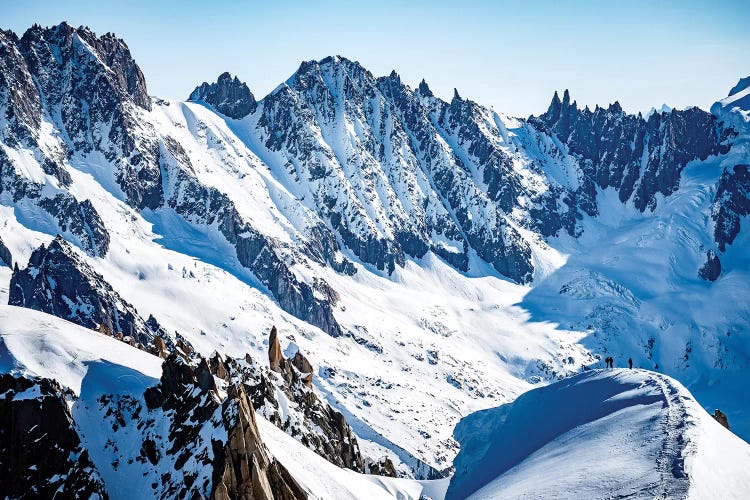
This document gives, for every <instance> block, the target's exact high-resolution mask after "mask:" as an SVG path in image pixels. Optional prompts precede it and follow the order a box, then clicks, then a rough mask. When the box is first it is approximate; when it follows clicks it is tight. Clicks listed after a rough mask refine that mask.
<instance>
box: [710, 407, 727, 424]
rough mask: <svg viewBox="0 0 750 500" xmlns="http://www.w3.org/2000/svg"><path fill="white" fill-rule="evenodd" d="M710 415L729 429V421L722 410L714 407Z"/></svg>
mask: <svg viewBox="0 0 750 500" xmlns="http://www.w3.org/2000/svg"><path fill="white" fill-rule="evenodd" d="M712 417H714V418H715V419H716V421H717V422H719V423H720V424H721V425H723V426H724V427H726V428H727V429H729V421H728V420H727V416H726V415H725V414H724V412H723V411H721V410H719V409H718V408H717V409H715V410H714V414H713V415H712Z"/></svg>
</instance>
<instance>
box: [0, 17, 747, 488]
mask: <svg viewBox="0 0 750 500" xmlns="http://www.w3.org/2000/svg"><path fill="white" fill-rule="evenodd" d="M743 82H744V83H743ZM746 91H747V80H746V79H745V80H742V81H741V82H740V83H739V84H738V85H737V86H736V87H735V88H734V89H733V90H732V92H731V95H730V96H729V97H727V98H726V99H724V100H721V101H719V102H717V104H716V105H714V107H713V108H712V111H711V113H708V112H705V111H701V110H699V109H697V108H690V109H686V110H681V111H678V110H671V111H669V112H667V111H663V112H659V113H654V114H652V115H650V116H648V117H647V118H644V117H642V116H640V115H629V114H627V113H625V112H623V110H622V109H621V108H620V106H619V104H617V103H615V104H613V105H610V106H609V107H608V108H598V107H597V108H596V109H595V110H594V111H591V110H589V109H587V108H586V109H578V107H577V105H576V103H575V102H572V101H571V98H570V95H569V93H568V92H567V91H566V92H565V93H564V95H563V98H562V99H560V98H559V96H558V95H557V94H555V96H554V97H553V99H552V102H551V105H550V108H549V110H548V111H547V112H546V113H544V114H543V115H541V116H539V117H529V118H528V119H521V118H514V117H508V116H504V115H502V114H499V113H496V112H494V111H493V110H491V109H488V108H486V107H484V106H482V105H480V104H478V103H475V102H473V101H471V100H469V99H466V98H463V97H461V96H460V95H459V93H458V92H457V91H456V92H455V94H454V96H453V99H452V100H451V101H450V102H447V101H443V100H441V99H440V98H438V97H436V96H435V95H433V93H432V92H431V91H430V89H429V86H428V85H427V83H426V82H424V81H423V82H421V83H420V84H419V85H418V86H417V88H414V89H413V88H411V87H409V86H408V85H407V84H405V83H404V82H402V81H401V79H400V77H399V76H398V75H397V74H396V73H395V72H393V73H391V75H389V76H387V77H375V76H373V75H372V74H371V73H370V72H369V71H367V70H366V69H365V68H363V67H362V66H361V65H360V64H358V63H356V62H353V61H350V60H348V59H345V58H342V57H338V56H336V57H329V58H326V59H323V60H321V61H309V62H304V63H302V65H301V66H300V67H299V69H298V70H297V71H296V72H295V73H294V74H293V75H292V76H291V77H290V78H289V79H288V80H287V81H286V82H284V83H282V84H281V85H279V87H277V88H276V89H275V90H274V91H273V92H271V93H270V94H269V95H268V96H265V97H264V98H262V99H256V97H255V96H254V95H253V94H252V92H251V90H250V88H249V87H248V86H247V85H246V84H245V83H243V82H240V81H239V80H238V79H237V78H233V77H231V76H230V75H229V74H222V75H221V76H219V78H218V80H217V81H216V82H214V83H203V84H201V85H199V86H198V87H197V88H196V89H195V91H194V92H193V93H192V94H191V95H190V97H189V99H188V100H187V101H185V102H175V101H172V102H170V101H164V100H161V99H158V98H156V97H151V96H149V95H148V93H147V87H146V79H145V78H144V76H143V74H142V73H141V71H140V69H139V68H138V66H137V64H136V62H135V61H134V60H133V58H132V56H131V55H130V52H129V50H128V48H127V45H126V44H125V42H124V41H122V40H120V39H118V38H117V37H116V36H115V35H112V34H106V35H104V36H98V35H96V34H94V33H93V32H91V30H89V29H88V28H85V27H80V28H73V27H72V26H70V25H69V24H67V23H62V24H60V25H58V26H54V27H51V28H42V27H39V26H34V27H32V28H30V29H29V30H28V31H27V32H26V33H24V35H23V36H21V37H19V36H17V35H16V34H14V33H12V32H0V111H1V113H0V238H1V241H2V245H0V257H1V258H2V261H3V262H5V263H7V264H8V265H9V266H10V265H11V263H13V264H14V267H15V269H11V268H10V267H7V268H6V267H0V301H3V302H4V303H5V302H10V303H11V304H16V305H20V306H25V307H27V308H33V309H37V310H40V311H44V312H46V313H49V314H54V315H57V316H59V317H62V318H64V319H66V320H69V321H72V322H73V323H77V324H78V325H81V326H83V327H86V328H90V329H96V330H99V331H101V332H104V333H109V334H111V335H112V336H114V337H121V339H122V340H125V341H127V342H129V343H131V344H133V345H134V346H140V347H141V348H142V349H144V350H147V351H150V352H152V353H154V354H157V355H162V356H163V357H168V356H169V353H170V352H178V353H182V354H183V355H185V357H187V358H189V359H190V360H192V361H190V362H191V363H194V364H197V363H199V361H197V360H199V359H201V356H202V357H203V358H204V359H206V360H212V359H218V358H216V356H215V355H214V354H215V353H218V354H219V357H220V358H221V359H223V360H224V361H222V363H224V362H226V363H228V364H227V365H226V366H225V368H227V367H230V366H234V367H235V368H238V366H240V365H242V363H241V362H240V361H241V360H243V359H246V357H247V358H248V359H250V360H253V361H254V362H255V363H258V362H260V364H261V365H263V366H260V365H258V366H255V364H252V366H253V368H252V369H251V368H249V367H245V369H244V370H238V372H240V373H244V377H246V378H247V379H248V380H249V379H252V380H254V381H255V384H254V385H256V387H257V390H258V393H257V394H263V393H269V394H268V397H260V396H259V397H258V398H257V399H253V397H252V395H253V394H254V393H252V392H250V393H249V394H250V397H251V399H252V405H254V406H255V410H257V411H258V412H259V413H260V414H261V415H264V416H265V417H266V418H268V419H269V421H270V422H271V425H274V426H276V427H277V428H279V429H281V430H282V431H284V432H286V433H287V434H288V435H290V436H291V437H292V439H296V440H297V441H299V442H300V443H302V444H304V445H305V446H306V447H308V448H309V449H310V450H313V452H315V453H317V454H318V455H317V456H322V457H325V458H326V459H328V461H329V462H333V464H335V465H334V467H335V466H336V465H338V466H344V467H349V468H353V469H355V470H358V471H359V472H362V471H366V470H367V471H370V472H379V473H381V474H384V473H388V474H397V475H401V476H406V477H417V478H420V479H435V480H436V479H437V478H441V477H443V476H446V475H447V474H449V473H450V471H451V467H452V464H453V459H454V457H455V456H456V453H458V450H459V444H458V442H457V441H456V440H455V439H454V437H453V427H454V426H455V424H456V423H457V422H459V421H460V420H461V419H462V418H463V417H465V416H466V415H468V414H470V413H472V412H474V411H476V410H482V409H486V408H491V407H496V406H498V405H501V404H504V403H508V402H510V401H512V400H514V399H515V398H516V397H517V396H518V395H520V394H521V393H523V392H525V391H527V390H528V389H530V388H532V387H534V386H535V385H538V384H545V383H548V382H550V381H554V380H556V379H558V378H562V377H564V376H567V375H570V374H573V373H577V372H579V371H581V370H582V369H584V368H587V367H599V366H602V363H601V361H600V360H601V359H602V358H603V357H605V356H607V355H611V356H614V357H615V358H616V362H617V364H619V365H622V364H623V363H624V362H625V360H626V359H627V358H628V357H632V358H633V360H634V362H635V365H636V366H639V367H643V368H648V369H654V370H658V371H660V372H663V373H666V374H667V375H669V376H671V377H674V378H676V379H677V380H680V381H681V382H682V383H683V384H684V385H685V386H686V387H687V388H688V389H690V390H691V391H692V392H693V393H694V394H695V395H696V397H697V400H698V401H699V403H700V404H701V405H703V406H704V407H706V408H708V409H710V410H711V411H713V408H721V410H722V411H724V413H726V415H727V416H728V418H729V422H730V424H731V427H732V429H733V430H735V432H737V433H738V434H739V435H740V436H742V437H743V438H745V439H748V438H749V437H750V419H748V418H747V410H748V409H750V395H748V394H747V391H746V390H745V380H746V378H747V374H748V371H749V365H750V341H748V337H747V335H748V333H747V332H748V329H749V328H750V317H748V315H747V311H748V309H749V307H750V296H748V294H747V292H746V290H747V289H748V285H749V284H750V262H749V261H748V259H747V255H748V252H747V248H748V246H747V245H748V236H747V231H746V230H745V231H743V230H742V229H743V227H744V225H746V222H745V218H746V216H747V215H748V213H750V195H749V194H748V193H750V177H748V167H747V165H748V164H750V157H749V155H750V151H749V150H748V146H747V144H748V137H750V125H748V120H750V118H749V117H748V116H749V115H748V113H750V111H748V105H747V103H746V102H745V101H746V99H744V96H745V93H746ZM745 229H746V228H745ZM57 234H59V235H61V236H60V237H59V238H58V237H56V235H57ZM2 283H5V285H2ZM18 310H19V309H17V308H10V309H9V311H10V312H9V313H8V314H9V315H15V314H20V313H18V312H17V311H18ZM274 325H275V326H276V328H277V332H278V335H277V340H278V346H273V347H274V349H276V347H278V350H279V351H283V352H284V354H285V359H286V360H288V361H289V363H292V361H293V360H294V359H297V360H298V361H297V364H294V363H292V365H288V368H287V369H286V371H285V372H284V371H283V370H282V371H278V370H273V369H270V368H272V367H270V363H269V367H266V366H265V364H266V360H267V359H268V351H269V344H268V341H269V340H268V339H269V335H268V332H270V331H271V328H272V326H274ZM68 328H73V327H71V326H70V324H69V323H67V322H63V323H59V324H57V326H56V327H55V330H66V329H68ZM70 331H74V332H81V331H82V330H80V328H79V329H73V330H70ZM120 334H121V335H120ZM43 344H44V343H43ZM84 347H85V346H84ZM128 349H131V350H132V347H128ZM71 352H72V351H71ZM127 352H130V351H127ZM297 353H304V356H305V360H306V363H307V364H303V363H302V362H301V361H300V360H299V358H296V354H297ZM143 355H144V356H147V354H145V353H143ZM148 356H151V355H148ZM152 358H153V359H152ZM0 359H3V358H2V357H0ZM149 359H152V361H150V362H151V363H155V365H154V366H156V367H159V366H160V365H161V363H162V360H161V359H159V358H157V357H154V356H151V358H149ZM230 359H233V360H235V361H230ZM277 359H278V357H277ZM236 360H240V361H236ZM259 360H260V361H259ZM269 361H270V360H269ZM217 363H218V362H217ZM222 363H219V364H216V365H215V366H213V368H212V369H213V370H214V371H217V370H218V368H217V367H218V366H219V365H221V366H224V365H223V364H222ZM233 363H239V365H237V364H233ZM247 363H250V362H249V361H248V362H247ZM42 364H43V363H42ZM14 366H15V365H14V364H12V363H10V364H6V365H5V370H8V371H12V370H14V369H15V368H14ZM289 366H293V368H291V367H289ZM193 368H195V367H193ZM308 368H309V369H310V370H312V377H311V378H310V379H309V380H308V379H307V374H308V373H310V372H307V369H308ZM5 370H4V371H5ZM89 370H90V368H89ZM154 370H155V369H152V371H151V372H149V373H150V375H149V376H150V377H151V379H150V382H149V383H150V384H152V385H153V384H156V381H157V380H159V379H160V373H161V370H160V369H158V370H156V371H154ZM269 370H270V371H269ZM82 371H85V370H83V369H82ZM230 371H231V370H230ZM45 373H47V372H45ZM45 373H41V372H37V371H33V374H34V375H38V376H41V377H48V378H57V382H58V383H59V384H60V385H61V388H62V387H65V388H69V389H72V390H74V391H75V386H74V385H75V384H74V385H73V386H71V385H70V383H71V380H64V379H61V378H58V377H56V376H55V375H54V373H52V375H49V374H45ZM285 374H286V375H285ZM294 374H296V375H294ZM303 374H304V379H305V380H304V381H303V380H302V378H299V377H302V375H303ZM214 375H216V374H215V373H214ZM217 377H218V378H219V379H220V380H224V382H217V384H218V385H217V393H216V394H218V395H219V396H217V398H216V399H217V400H218V401H222V397H223V395H222V394H221V390H222V389H221V388H220V387H219V386H221V384H222V383H228V382H227V380H225V378H222V377H220V376H218V375H217ZM295 377H297V378H295ZM230 380H232V379H231V377H230ZM234 382H237V380H234ZM243 383H244V382H243ZM274 387H276V388H275V389H274ZM141 389H143V390H141ZM61 390H62V389H61ZM144 391H145V387H140V386H139V389H138V394H139V396H138V397H140V395H141V394H143V393H144ZM109 392H113V391H109ZM102 394H103V393H102ZM310 395H312V396H310ZM206 397H208V396H206ZM211 397H213V396H211ZM313 397H314V400H313ZM240 399H241V398H240ZM316 401H317V402H316ZM217 404H219V403H217ZM221 404H223V403H221ZM289 407H291V410H287V408H289ZM217 408H219V407H218V406H217ZM306 411H307V413H309V414H306ZM312 413H315V414H316V415H318V417H319V416H320V415H324V416H326V421H327V422H330V421H331V419H334V420H335V418H334V415H337V414H339V415H341V416H342V418H343V425H342V424H341V423H339V424H336V425H331V426H330V428H331V430H332V431H331V432H333V431H334V430H335V431H336V432H338V431H341V437H340V440H338V439H339V438H336V439H333V438H332V436H333V434H330V433H325V434H326V435H327V436H328V438H327V439H316V438H314V437H313V435H312V432H313V431H315V430H316V429H318V428H321V427H320V425H318V424H319V423H320V422H322V420H320V419H318V422H317V423H316V420H315V418H312V417H311V414H312ZM253 414H254V412H253ZM233 418H234V417H233ZM337 418H338V417H336V419H337ZM229 421H230V423H231V422H234V420H232V419H231V418H230V419H229ZM264 425H265V424H263V423H261V424H259V426H258V428H259V429H260V430H261V432H262V431H263V428H264ZM230 427H231V426H230ZM325 427H326V426H323V427H322V428H325ZM346 429H351V431H352V439H354V438H356V441H357V443H356V447H355V445H354V444H353V442H351V443H350V441H349V440H348V439H349V438H348V437H347V436H348V435H347V431H346ZM225 430H226V427H225ZM212 432H213V431H212ZM271 434H273V432H272V433H271ZM274 435H275V434H274ZM269 439H270V438H269ZM282 439H283V438H282ZM329 443H350V444H351V446H340V445H335V446H328V444H329ZM196 446H197V445H196ZM269 448H273V446H271V445H269ZM280 448H283V446H280ZM355 448H356V449H358V453H359V458H357V454H356V453H354V451H353V450H354V449H355ZM280 453H281V452H280ZM294 453H296V452H294ZM300 453H303V454H304V452H300ZM290 456H295V455H290ZM352 459H353V461H352ZM279 460H281V459H280V458H279ZM352 464H355V465H352ZM321 467H324V468H325V467H328V463H326V465H325V466H321ZM311 470H312V469H311ZM314 470H317V469H314ZM99 472H100V474H105V472H106V471H102V470H100V471H99ZM139 473H140V472H139ZM202 473H205V471H203V472H202ZM308 473H309V471H308ZM346 474H348V472H347V473H346ZM314 476H315V474H308V476H307V477H309V480H310V481H313V482H314V481H315V477H314ZM295 477H296V476H295ZM342 477H344V476H342ZM346 477H348V476H346ZM105 479H106V478H105ZM342 481H343V482H344V483H345V482H346V481H345V480H344V479H342ZM384 481H385V480H384ZM105 482H106V481H105ZM167 482H168V481H167ZM298 482H299V481H298ZM209 483H210V484H212V485H213V484H216V483H215V482H211V481H209ZM159 484H162V483H161V482H160V483H159ZM165 484H166V482H165ZM206 484H208V483H205V484H203V485H201V486H200V487H202V488H209V486H206ZM311 484H312V483H311ZM382 484H386V483H382ZM387 484H391V483H387ZM394 484H395V483H394ZM410 484H411V483H410ZM159 487H161V486H159ZM384 487H385V486H384ZM388 487H389V486H388ZM388 487H386V489H387V488H388ZM160 491H161V490H160ZM164 491H168V490H164ZM201 491H204V492H205V491H210V488H209V489H208V490H205V489H204V490H201ZM417 494H418V493H417ZM322 496H323V497H325V496H326V495H322Z"/></svg>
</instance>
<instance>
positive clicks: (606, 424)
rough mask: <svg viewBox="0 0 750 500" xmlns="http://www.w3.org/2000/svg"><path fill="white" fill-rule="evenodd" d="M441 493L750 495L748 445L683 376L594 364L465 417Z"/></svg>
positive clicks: (455, 495) (456, 496)
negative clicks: (452, 470) (452, 465)
mask: <svg viewBox="0 0 750 500" xmlns="http://www.w3.org/2000/svg"><path fill="white" fill-rule="evenodd" d="M455 436H456V439H457V440H458V441H459V442H460V443H461V452H459V454H458V456H457V457H456V461H455V467H456V474H455V476H454V477H453V478H452V480H451V484H450V487H449V489H448V493H447V497H446V498H447V499H459V498H461V499H462V498H474V499H491V498H492V499H494V498H571V499H573V498H591V499H594V498H625V497H628V498H711V497H713V498H726V499H730V498H737V499H740V498H747V496H748V495H749V494H750V475H748V473H747V470H748V467H750V445H748V444H747V443H745V442H744V441H742V440H741V439H739V438H738V437H737V436H735V435H734V434H732V433H731V432H729V431H728V430H727V429H725V428H724V427H722V426H721V425H720V424H719V423H718V422H717V421H716V420H714V419H713V418H712V417H711V416H710V415H708V414H707V413H706V411H705V410H703V408H701V407H700V405H699V404H698V403H697V402H696V401H695V400H694V399H693V398H692V396H691V395H690V393H689V392H688V391H687V389H685V388H684V387H683V386H682V384H680V383H679V382H677V381H676V380H674V379H672V378H670V377H667V376H665V375H662V374H658V373H655V372H651V371H647V370H640V369H633V370H629V369H614V370H592V371H588V372H585V373H582V374H580V375H576V376H573V377H569V378H567V379H565V380H562V381H560V382H556V383H554V384H551V385H549V386H547V387H542V388H539V389H534V390H531V391H529V392H527V393H525V394H523V395H522V396H520V397H519V398H518V399H516V400H515V401H514V402H513V403H509V404H506V405H503V406H500V407H498V408H494V409H490V410H484V411H480V412H477V413H474V414H472V415H469V416H468V417H466V418H465V419H463V420H462V421H461V422H460V423H459V424H458V425H457V426H456V430H455Z"/></svg>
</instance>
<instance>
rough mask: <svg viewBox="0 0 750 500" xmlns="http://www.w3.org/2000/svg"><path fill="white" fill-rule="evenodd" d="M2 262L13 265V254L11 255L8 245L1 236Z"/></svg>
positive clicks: (0, 253) (0, 255)
mask: <svg viewBox="0 0 750 500" xmlns="http://www.w3.org/2000/svg"><path fill="white" fill-rule="evenodd" d="M0 262H2V263H3V264H5V265H6V266H8V267H10V268H12V267H13V255H11V253H10V250H9V249H8V247H6V246H5V243H4V242H3V240H2V238H0Z"/></svg>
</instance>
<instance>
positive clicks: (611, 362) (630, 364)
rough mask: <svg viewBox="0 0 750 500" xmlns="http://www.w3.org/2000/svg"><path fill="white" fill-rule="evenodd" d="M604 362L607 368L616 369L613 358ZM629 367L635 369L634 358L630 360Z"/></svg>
mask: <svg viewBox="0 0 750 500" xmlns="http://www.w3.org/2000/svg"><path fill="white" fill-rule="evenodd" d="M604 362H605V363H606V364H607V368H614V367H615V360H614V358H613V357H612V356H607V357H606V358H604ZM628 366H629V367H630V369H631V370H632V369H633V358H628Z"/></svg>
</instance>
